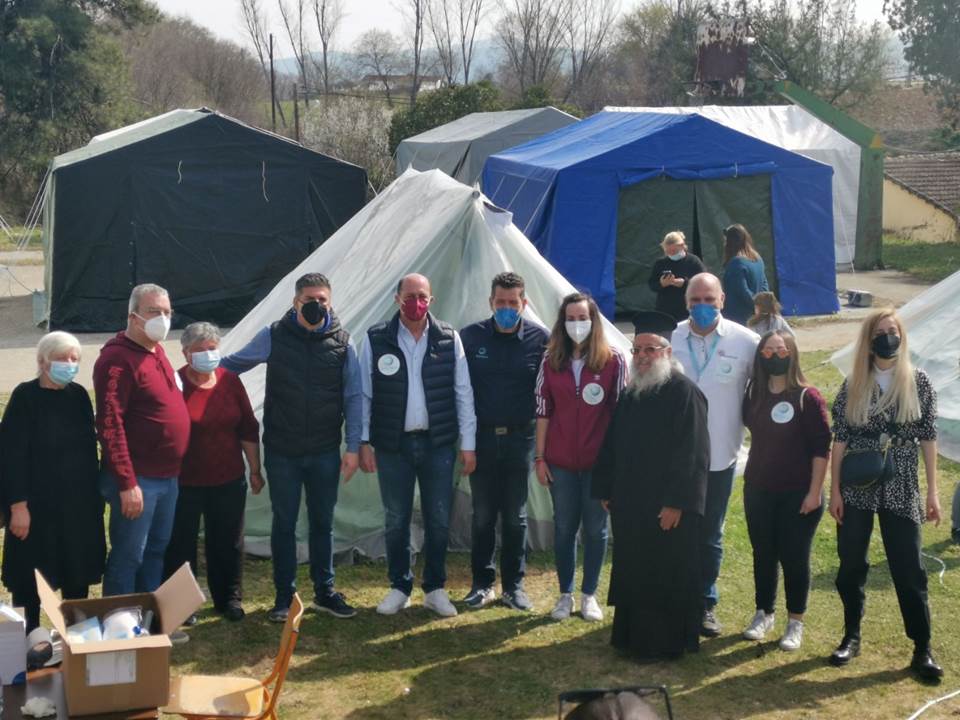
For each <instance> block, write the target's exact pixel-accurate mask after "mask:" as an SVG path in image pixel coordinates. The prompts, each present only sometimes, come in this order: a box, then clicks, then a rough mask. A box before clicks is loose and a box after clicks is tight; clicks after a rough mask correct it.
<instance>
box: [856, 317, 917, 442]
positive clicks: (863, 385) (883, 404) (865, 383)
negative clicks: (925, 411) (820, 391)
mask: <svg viewBox="0 0 960 720" xmlns="http://www.w3.org/2000/svg"><path fill="white" fill-rule="evenodd" d="M887 318H892V319H893V322H894V323H896V326H897V330H898V331H899V333H900V348H899V350H898V352H897V361H896V363H895V364H894V366H893V381H892V382H891V383H890V389H889V391H888V392H885V393H883V394H882V395H880V397H879V399H877V400H876V402H875V397H876V385H877V383H876V379H875V377H874V367H873V360H874V355H873V348H872V345H873V334H874V333H875V332H876V330H877V325H879V324H880V323H881V322H882V321H883V320H885V319H887ZM890 408H894V409H895V413H894V421H895V422H896V423H897V424H898V425H902V424H903V423H907V422H911V421H914V420H919V419H920V398H919V397H918V396H917V379H916V377H915V376H914V372H913V363H911V362H910V350H909V348H908V346H907V332H906V329H905V328H904V327H903V323H902V322H901V321H900V318H899V317H898V316H897V313H896V311H895V310H894V309H893V308H885V309H882V310H877V311H875V312H872V313H870V315H868V316H867V317H866V319H865V320H864V321H863V325H861V326H860V334H859V336H858V337H857V345H856V348H855V349H854V351H853V371H852V372H851V373H850V376H849V377H848V378H847V408H846V417H847V422H849V423H850V424H851V425H866V424H867V422H868V421H869V419H870V415H871V414H877V413H885V412H886V411H887V410H889V409H890Z"/></svg>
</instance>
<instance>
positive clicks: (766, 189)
mask: <svg viewBox="0 0 960 720" xmlns="http://www.w3.org/2000/svg"><path fill="white" fill-rule="evenodd" d="M772 217H773V216H772V211H771V202H770V176H769V175H751V176H746V177H737V178H724V179H722V180H696V181H690V180H674V179H671V178H666V177H658V178H654V179H652V180H646V181H644V182H640V183H637V184H635V185H631V186H629V187H626V188H624V189H623V190H621V191H620V196H619V200H618V210H617V252H616V265H615V267H614V280H615V286H616V311H617V314H618V315H619V314H629V313H634V312H636V311H638V310H649V309H652V308H653V306H654V304H655V301H656V295H655V294H654V291H653V290H652V289H651V288H650V286H649V282H650V280H651V277H650V273H651V271H652V269H653V265H654V263H655V262H656V261H657V260H658V259H659V258H661V257H662V256H663V251H662V250H661V249H660V242H661V241H662V240H663V236H664V235H666V234H667V233H668V232H670V231H672V230H680V231H681V232H683V234H684V235H685V236H686V238H687V247H688V248H689V250H690V251H691V252H693V253H694V254H696V255H697V256H699V257H700V258H701V259H702V260H703V262H704V264H705V265H706V266H707V268H708V269H709V270H710V272H713V273H715V274H717V275H720V276H722V274H723V229H724V228H725V227H727V226H728V225H730V224H731V223H735V222H739V223H741V224H742V225H744V226H745V227H746V228H747V229H748V230H749V231H750V234H751V236H752V237H753V240H754V243H755V244H756V246H757V251H758V252H759V253H760V255H761V256H762V257H763V261H764V264H765V265H766V270H767V278H768V280H769V282H770V285H771V288H772V289H773V290H774V292H777V287H778V285H777V279H776V271H775V268H776V264H775V262H774V243H773V221H772ZM778 295H779V293H778Z"/></svg>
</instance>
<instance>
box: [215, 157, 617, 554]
mask: <svg viewBox="0 0 960 720" xmlns="http://www.w3.org/2000/svg"><path fill="white" fill-rule="evenodd" d="M505 270H513V271H515V272H518V273H520V274H521V275H522V276H523V277H524V279H525V280H526V293H527V297H528V299H529V306H528V308H527V310H526V311H525V313H524V317H526V318H529V319H531V320H533V321H536V322H540V323H541V324H544V325H550V324H552V320H553V317H554V314H555V313H556V309H557V307H559V304H560V300H561V299H562V298H563V296H564V295H566V294H568V293H571V292H574V288H573V286H572V285H571V284H570V283H568V282H567V281H566V280H565V279H564V278H563V277H562V276H561V275H560V274H559V273H558V272H557V271H556V270H555V269H554V268H553V267H552V266H551V265H550V264H549V263H548V262H547V261H546V260H545V259H544V258H543V257H542V256H541V255H540V254H539V253H538V252H537V250H536V249H535V248H534V247H533V245H531V244H530V242H529V241H528V240H527V239H526V238H525V237H524V236H523V234H522V233H521V232H520V231H519V230H518V229H517V228H516V227H515V226H514V225H513V224H512V223H511V216H510V213H507V212H504V211H502V210H500V209H498V208H495V207H493V206H492V205H491V204H490V203H489V202H488V201H487V200H486V199H485V198H484V196H483V195H482V194H481V193H480V192H479V191H477V190H474V189H472V188H470V187H467V186H466V185H463V184H461V183H458V182H456V181H455V180H453V179H451V178H449V177H448V176H447V175H445V174H443V173H442V172H440V171H438V170H433V171H430V172H425V173H420V172H417V171H416V170H408V171H407V172H405V173H404V174H403V175H401V176H400V177H399V178H397V180H395V181H394V182H393V183H392V184H391V185H390V186H389V187H388V188H387V189H386V190H385V191H384V192H383V193H381V194H380V195H379V196H378V197H377V198H376V199H375V200H374V201H373V202H371V203H370V204H369V205H367V206H366V207H365V208H364V209H363V210H361V211H360V212H359V213H358V214H357V215H355V216H354V217H353V218H352V219H351V220H350V221H349V222H348V223H347V224H346V225H344V226H343V227H342V228H341V229H340V230H339V231H337V233H336V234H334V235H333V236H332V237H331V238H330V239H329V240H327V241H326V242H325V243H324V244H323V245H322V246H321V247H320V248H318V249H317V250H316V251H315V252H314V253H313V254H312V255H310V257H308V258H307V259H306V260H304V261H303V262H302V263H301V264H300V265H299V266H298V267H297V268H295V269H294V270H293V271H291V272H290V273H289V274H288V275H287V276H286V277H285V278H284V279H283V280H282V281H281V282H280V283H279V284H278V285H277V286H276V287H275V288H274V289H273V291H272V292H271V293H270V294H269V295H268V296H267V297H266V298H264V300H263V301H262V302H261V303H260V304H259V305H257V306H256V307H255V308H254V309H253V310H252V311H250V313H249V314H248V315H247V316H246V317H245V318H244V319H243V320H242V321H241V322H240V323H239V324H238V325H237V326H236V327H235V328H234V329H233V330H232V331H231V332H230V333H229V334H228V335H227V336H226V338H224V340H223V343H222V346H221V352H222V353H223V354H225V355H226V354H229V353H231V352H234V351H236V350H238V349H240V348H241V347H243V346H244V345H246V343H247V342H249V341H250V340H251V339H252V338H253V336H254V335H255V334H256V333H257V331H258V330H260V329H261V328H263V327H265V326H266V325H269V324H270V323H272V322H274V321H275V320H277V319H279V318H280V317H282V316H283V314H284V313H285V312H286V311H287V310H288V309H289V307H290V305H291V302H292V300H293V297H294V284H295V282H296V279H297V278H298V277H299V276H301V275H303V274H304V273H307V272H322V273H324V274H325V275H326V276H327V277H328V278H329V279H330V283H331V285H332V301H333V307H334V310H335V311H336V313H337V315H338V316H339V318H340V321H341V323H342V324H343V326H344V328H345V329H346V330H347V331H348V332H349V333H350V334H351V336H352V337H353V338H354V339H355V341H356V342H357V343H358V344H359V343H360V342H361V340H362V338H364V337H365V333H366V330H367V328H368V327H370V326H371V325H373V324H375V323H378V322H381V321H384V320H387V319H389V318H390V317H392V316H393V313H394V312H395V310H396V306H395V305H394V302H393V296H394V293H395V290H396V284H397V281H398V280H399V279H400V278H401V277H402V276H403V275H405V274H407V273H410V272H420V273H423V274H424V275H426V276H427V277H429V278H430V279H431V282H432V287H433V293H434V296H435V297H436V302H435V303H434V305H433V306H432V308H431V311H432V312H434V313H435V314H436V316H437V317H439V318H441V319H444V320H446V321H447V322H449V323H451V324H453V325H454V326H455V327H457V328H460V327H463V326H465V325H468V324H470V323H471V322H475V321H477V320H480V319H483V318H485V317H487V316H489V314H490V307H489V304H488V298H489V296H490V281H491V279H492V278H493V276H494V275H496V274H497V273H499V272H503V271H505ZM604 328H605V330H606V333H607V337H608V339H609V340H610V342H611V343H612V344H613V345H615V346H616V347H618V348H619V349H620V350H621V351H622V352H624V353H627V351H628V348H629V347H630V345H629V342H628V341H627V339H626V338H625V337H624V336H623V335H622V334H621V333H620V332H619V331H618V330H617V329H616V328H615V327H614V326H613V325H612V324H610V323H609V322H607V321H606V320H604ZM242 378H243V382H244V385H245V386H246V388H247V392H248V393H249V395H250V399H251V401H252V403H253V407H254V410H255V412H256V414H257V416H258V417H261V415H262V410H263V392H264V383H265V379H266V372H265V368H264V367H263V366H261V367H259V368H257V369H255V370H252V371H250V372H248V373H246V374H244V375H243V376H242ZM457 478H459V475H457ZM267 481H268V482H269V478H268V479H267ZM418 504H419V503H418ZM528 514H529V520H530V539H531V545H532V546H533V547H535V548H542V547H549V546H550V545H551V544H552V537H553V526H552V516H553V512H552V506H551V501H550V497H549V494H548V493H547V491H546V490H545V489H544V488H542V487H540V485H539V484H537V482H536V479H535V478H533V477H532V476H531V484H530V501H529V508H528ZM246 518H247V525H246V533H247V543H246V546H247V550H248V551H250V552H254V553H257V554H269V532H270V502H269V499H268V497H267V493H261V494H260V495H259V496H255V495H251V496H250V497H249V498H248V502H247V516H246ZM414 523H415V525H416V526H418V528H419V511H418V510H415V513H414ZM305 528H306V521H305V512H304V511H303V509H301V522H300V531H301V532H300V534H299V537H300V538H301V540H302V539H303V537H304V534H303V533H304V532H305ZM413 538H414V544H415V547H419V543H420V541H421V539H422V535H421V533H420V531H419V529H418V530H417V531H416V532H414V533H413ZM334 541H335V550H336V551H337V552H339V553H342V552H345V551H349V550H353V549H355V550H359V551H360V552H362V553H364V554H366V555H368V556H371V557H379V556H382V555H383V554H384V544H383V507H382V504H381V501H380V491H379V488H378V485H377V479H376V476H374V475H365V474H363V473H362V472H358V473H357V474H356V475H355V476H354V478H353V479H352V480H351V481H350V483H349V484H347V485H345V486H344V485H341V487H340V499H339V502H338V504H337V509H336V514H335V519H334ZM469 542H470V502H469V483H468V482H466V480H458V491H457V493H456V499H455V502H454V517H453V519H452V522H451V547H458V546H459V547H469Z"/></svg>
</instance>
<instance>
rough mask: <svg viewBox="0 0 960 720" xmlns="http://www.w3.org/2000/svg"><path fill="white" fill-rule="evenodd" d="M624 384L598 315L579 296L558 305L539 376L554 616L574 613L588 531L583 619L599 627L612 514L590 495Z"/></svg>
mask: <svg viewBox="0 0 960 720" xmlns="http://www.w3.org/2000/svg"><path fill="white" fill-rule="evenodd" d="M624 385H626V363H625V362H624V359H623V356H622V355H621V354H620V353H619V352H617V350H616V349H614V348H612V347H610V345H609V344H608V343H607V339H606V337H605V336H604V334H603V324H602V322H601V318H600V310H599V309H598V308H597V304H596V303H595V302H594V301H593V299H592V298H590V297H588V296H586V295H583V294H581V293H573V294H571V295H567V296H566V297H565V298H564V299H563V302H562V303H561V305H560V310H559V312H558V313H557V320H556V322H555V323H554V326H553V331H552V332H551V334H550V342H549V343H548V345H547V351H546V353H545V354H544V357H543V362H542V363H541V365H540V373H539V375H538V377H537V386H536V390H537V445H536V448H537V449H536V457H535V468H536V471H537V480H539V481H540V484H541V485H544V486H546V487H548V488H549V489H550V496H551V497H552V498H553V526H554V540H553V548H554V557H555V561H556V564H557V579H558V580H559V582H560V598H559V599H558V600H557V604H556V606H555V607H554V608H553V611H552V612H551V613H550V616H551V617H552V618H553V619H554V620H565V619H567V618H568V617H570V614H571V613H572V612H573V586H574V574H575V572H576V566H577V531H578V530H579V529H580V526H581V523H582V525H583V532H582V533H581V536H580V537H581V539H582V541H583V583H582V585H581V591H582V593H583V597H582V599H581V604H580V614H581V616H582V617H583V619H584V620H590V621H594V622H598V621H600V620H602V619H603V611H602V610H601V609H600V604H599V603H598V602H597V599H596V597H595V595H596V592H597V585H598V583H599V582H600V568H601V567H602V566H603V558H604V555H605V554H606V551H607V511H606V510H605V509H604V507H603V505H601V504H600V501H599V500H594V499H593V498H592V497H591V495H590V482H591V470H592V468H593V464H594V462H596V459H597V455H598V453H599V452H600V446H601V445H602V444H603V437H604V435H605V434H606V432H607V426H608V425H609V424H610V418H611V416H612V414H613V409H614V408H615V407H616V405H617V400H619V398H620V391H621V390H622V389H623V387H624Z"/></svg>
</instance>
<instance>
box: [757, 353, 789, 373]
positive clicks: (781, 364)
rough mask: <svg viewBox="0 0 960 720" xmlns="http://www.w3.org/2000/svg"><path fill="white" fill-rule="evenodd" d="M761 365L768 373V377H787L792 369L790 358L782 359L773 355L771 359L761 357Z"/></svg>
mask: <svg viewBox="0 0 960 720" xmlns="http://www.w3.org/2000/svg"><path fill="white" fill-rule="evenodd" d="M760 364H761V365H762V366H763V369H764V370H766V371H767V375H786V374H787V370H789V369H790V356H789V355H787V356H786V357H780V356H779V355H771V356H770V357H763V356H761V357H760Z"/></svg>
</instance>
